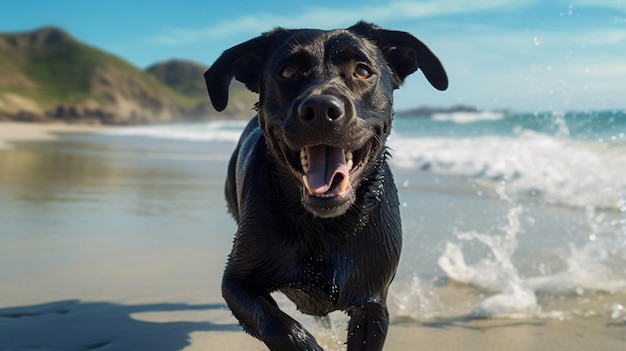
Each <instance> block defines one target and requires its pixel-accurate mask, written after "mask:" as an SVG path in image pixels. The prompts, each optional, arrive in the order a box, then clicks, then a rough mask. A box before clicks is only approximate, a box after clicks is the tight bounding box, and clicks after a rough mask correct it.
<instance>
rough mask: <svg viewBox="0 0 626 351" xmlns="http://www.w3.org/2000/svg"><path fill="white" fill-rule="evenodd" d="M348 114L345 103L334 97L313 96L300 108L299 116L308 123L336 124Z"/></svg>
mask: <svg viewBox="0 0 626 351" xmlns="http://www.w3.org/2000/svg"><path fill="white" fill-rule="evenodd" d="M345 113H346V110H345V106H344V104H343V101H341V100H340V99H339V98H337V97H336V96H334V95H328V94H321V95H311V96H309V97H307V98H306V99H304V100H302V102H301V103H300V105H299V106H298V116H299V117H300V118H301V119H302V120H304V121H306V122H314V121H323V122H331V123H332V122H335V121H336V120H338V119H340V118H341V117H343V116H344V115H345Z"/></svg>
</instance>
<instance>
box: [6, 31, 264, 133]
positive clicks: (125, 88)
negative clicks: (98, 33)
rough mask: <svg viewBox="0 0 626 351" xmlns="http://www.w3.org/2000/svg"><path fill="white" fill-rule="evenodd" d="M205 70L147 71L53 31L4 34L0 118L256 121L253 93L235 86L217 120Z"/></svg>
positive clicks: (178, 65) (168, 66)
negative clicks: (206, 84) (208, 91)
mask: <svg viewBox="0 0 626 351" xmlns="http://www.w3.org/2000/svg"><path fill="white" fill-rule="evenodd" d="M204 70H206V67H204V66H202V65H200V64H196V63H193V62H188V61H168V62H165V63H160V64H155V65H153V66H151V67H150V68H149V69H148V70H147V71H143V70H141V69H138V68H136V67H134V66H133V65H131V64H129V63H128V62H126V61H124V60H122V59H121V58H119V57H116V56H114V55H111V54H109V53H106V52H104V51H101V50H99V49H96V48H94V47H92V46H89V45H86V44H83V43H81V42H79V41H78V40H76V39H74V38H73V37H72V36H70V35H69V34H67V33H66V32H65V31H63V30H62V29H60V28H56V27H44V28H41V29H37V30H34V31H29V32H21V33H5V34H0V77H1V79H0V120H2V119H10V120H23V121H67V122H75V123H102V124H143V123H157V122H169V121H173V120H197V119H207V118H226V117H231V118H232V117H235V118H250V117H251V116H252V115H253V113H251V112H250V111H249V110H250V109H252V107H253V106H254V103H255V102H256V99H257V98H256V95H254V94H252V93H247V92H244V91H245V88H243V86H242V85H237V84H233V87H234V89H235V90H237V89H239V90H241V91H237V92H235V93H233V94H231V96H232V99H231V100H232V101H231V103H230V104H229V108H228V109H227V110H226V111H225V113H221V114H218V113H217V111H215V110H214V109H213V108H212V106H211V104H210V101H209V98H208V95H207V94H206V91H205V88H204V78H203V77H202V74H203V73H204ZM244 106H245V107H244Z"/></svg>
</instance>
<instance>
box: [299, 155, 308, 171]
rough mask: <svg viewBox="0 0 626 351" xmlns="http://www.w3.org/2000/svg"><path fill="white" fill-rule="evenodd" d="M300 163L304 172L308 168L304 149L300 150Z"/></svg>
mask: <svg viewBox="0 0 626 351" xmlns="http://www.w3.org/2000/svg"><path fill="white" fill-rule="evenodd" d="M300 165H301V166H302V170H303V171H304V173H306V171H307V169H308V168H309V158H308V157H307V154H306V150H305V149H302V150H300Z"/></svg>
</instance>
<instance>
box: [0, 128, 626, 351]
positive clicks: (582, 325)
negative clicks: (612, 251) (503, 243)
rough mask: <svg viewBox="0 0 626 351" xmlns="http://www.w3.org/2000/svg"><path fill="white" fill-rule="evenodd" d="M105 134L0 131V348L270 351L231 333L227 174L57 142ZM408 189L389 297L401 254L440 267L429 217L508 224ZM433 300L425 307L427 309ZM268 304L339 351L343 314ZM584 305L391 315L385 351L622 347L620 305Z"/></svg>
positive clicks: (436, 189) (609, 298) (448, 189)
mask: <svg viewBox="0 0 626 351" xmlns="http://www.w3.org/2000/svg"><path fill="white" fill-rule="evenodd" d="M112 128H117V127H107V126H84V125H67V124H43V123H14V122H9V123H5V122H2V123H0V145H3V147H4V148H1V147H0V170H2V174H0V206H1V207H0V223H2V227H0V281H2V283H3V286H2V288H0V349H16V350H19V349H26V348H37V349H39V350H85V349H91V350H98V349H102V350H127V349H133V350H139V351H142V350H146V351H147V350H154V349H159V350H164V351H174V350H185V351H196V350H197V351H199V350H213V349H218V350H259V351H260V350H266V348H265V347H264V345H263V344H262V343H260V342H259V341H257V340H255V339H254V338H252V337H250V336H248V335H246V334H245V333H244V332H243V331H242V330H241V328H240V327H239V326H238V325H237V321H236V320H235V319H234V318H233V317H232V315H231V313H230V311H229V310H228V308H227V306H226V304H225V302H224V301H223V299H222V298H221V293H220V280H221V273H222V270H223V267H224V263H225V261H226V259H227V256H228V252H229V251H230V247H231V245H232V236H233V233H234V231H235V225H234V221H233V220H232V218H231V217H230V216H229V215H228V213H227V211H226V207H225V204H224V200H223V196H222V191H223V180H224V176H225V172H226V167H225V164H226V162H225V161H224V160H222V159H219V160H213V159H210V160H206V159H203V158H202V155H203V154H204V153H205V152H206V151H205V150H204V149H203V148H200V149H201V150H200V151H199V152H198V153H199V154H198V155H196V154H194V153H189V152H187V150H186V149H185V154H184V155H183V156H184V157H181V156H180V155H178V154H175V155H173V154H172V153H163V154H161V153H160V152H161V151H159V152H153V151H151V150H150V147H145V146H143V143H144V142H146V141H145V140H141V141H140V142H139V143H138V144H140V145H142V146H141V147H142V148H141V149H140V150H139V151H136V152H129V151H127V150H123V151H119V152H118V153H115V152H113V151H111V150H109V149H107V147H108V146H107V145H106V143H107V140H108V139H106V137H101V138H104V139H103V140H100V141H99V142H100V143H101V144H98V145H100V146H99V147H95V146H93V145H91V144H83V142H84V140H83V139H80V138H79V139H76V140H74V139H72V138H69V139H71V140H70V142H72V143H73V144H63V143H68V138H67V137H66V136H68V137H70V136H76V135H82V134H83V133H86V134H87V137H86V138H87V139H89V138H90V136H89V135H91V134H93V133H98V132H101V131H105V130H107V129H112ZM66 133H69V134H66ZM114 140H115V142H116V145H115V146H116V147H120V146H119V145H118V144H117V143H119V142H121V141H119V140H117V139H114ZM38 141H39V142H41V143H30V142H38ZM34 144H38V145H34ZM59 145H61V146H62V147H61V146H59ZM103 145H104V146H103ZM133 145H134V144H133ZM56 148H60V149H59V150H57V149H56ZM120 149H123V147H120ZM115 150H117V149H115ZM57 151H58V154H57ZM410 176H412V175H411V174H409V173H407V172H406V171H403V172H397V173H396V181H397V182H398V184H399V185H401V186H399V188H400V190H399V191H400V197H401V199H402V201H403V202H405V203H404V204H403V206H406V207H403V210H407V211H419V212H420V215H423V216H425V217H424V218H418V217H417V216H415V215H413V217H411V216H410V215H409V216H405V217H404V222H403V225H404V226H405V230H407V231H410V232H411V233H412V234H413V235H414V236H413V237H411V238H409V237H405V239H406V240H405V251H404V252H403V255H404V258H406V259H407V262H406V265H405V266H403V267H402V269H403V272H402V273H403V274H399V275H398V277H397V278H396V281H395V282H394V285H392V288H395V287H398V285H396V284H398V283H405V284H406V279H410V275H407V274H412V273H414V272H415V269H416V268H415V266H417V265H419V264H421V263H422V261H411V260H410V259H411V257H412V256H416V255H422V256H424V255H425V251H432V252H430V253H428V252H426V254H428V255H430V256H432V258H429V260H431V261H432V260H433V259H434V258H436V257H437V256H439V255H440V249H442V248H441V247H437V246H434V245H431V244H428V243H424V242H423V241H422V240H425V238H424V235H422V234H424V233H426V235H432V233H433V232H436V233H438V235H441V234H442V233H444V231H443V229H442V228H439V227H437V225H435V226H432V225H433V222H441V223H445V224H446V225H448V224H449V223H448V222H449V221H450V220H449V217H450V216H449V215H446V214H443V215H442V214H439V215H437V213H438V212H444V210H447V211H448V212H451V211H461V210H462V209H463V208H465V207H467V206H469V205H470V204H473V205H474V206H476V205H477V204H479V206H481V208H484V210H481V211H478V210H476V211H474V212H471V211H470V212H466V214H467V217H465V218H462V219H463V221H467V222H469V221H471V220H474V219H475V218H477V220H482V221H484V218H483V217H488V218H489V217H494V216H495V217H497V218H501V217H502V216H503V214H506V212H507V211H506V210H501V212H502V213H498V214H497V215H494V213H497V212H496V211H495V210H494V207H502V201H500V200H498V199H489V198H488V197H487V196H482V197H480V198H476V195H475V193H476V191H475V190H471V191H468V190H467V189H465V188H464V186H465V185H464V183H463V182H462V181H459V183H458V184H457V183H450V184H445V185H443V184H442V183H443V182H445V181H446V180H445V179H444V178H442V177H438V176H435V175H431V174H423V175H422V176H420V177H421V178H409V177H410ZM419 181H421V182H419ZM454 187H457V188H458V189H456V188H455V189H456V190H452V188H454ZM441 189H443V190H441ZM444 196H445V197H448V198H449V199H451V200H450V201H451V202H448V200H446V201H440V200H437V201H440V203H439V204H438V206H441V209H442V210H441V211H439V210H438V209H433V208H434V207H435V205H437V201H434V199H435V200H436V199H440V198H441V197H444ZM479 199H480V201H482V202H478V201H479ZM451 204H453V205H454V207H450V206H451ZM424 208H429V209H432V212H425V211H424ZM542 212H544V210H543V209H542ZM409 213H413V212H409ZM522 218H525V217H522ZM564 218H566V217H564ZM492 219H493V218H492ZM536 219H537V220H538V221H539V220H540V218H539V217H537V218H536ZM457 224H458V225H459V226H461V228H463V226H462V224H463V222H457ZM557 225H558V222H557ZM431 226H432V227H431ZM466 226H469V228H476V227H477V225H476V224H466ZM486 226H487V227H488V226H490V224H489V225H486ZM87 234H88V235H87ZM425 281H426V280H425V279H424V280H421V281H420V284H424V282H425ZM407 286H409V287H410V285H407ZM420 286H421V285H420ZM416 289H420V287H417V288H416ZM421 289H422V290H421V291H420V293H422V294H425V295H427V296H418V295H419V294H417V292H414V293H415V294H416V301H417V302H418V303H417V304H416V306H415V307H416V309H417V308H418V307H420V306H421V307H424V306H423V305H424V304H425V303H426V302H430V303H432V304H436V303H438V302H441V301H439V300H438V299H443V295H442V293H441V291H442V290H441V289H440V287H439V286H437V285H435V286H433V287H432V289H431V290H428V289H425V288H424V287H423V286H421ZM437 289H439V290H437ZM453 289H456V287H453ZM392 290H393V289H392ZM448 290H450V289H448ZM429 292H435V294H434V295H432V296H430V300H428V301H426V297H428V293H429ZM457 293H458V294H457V295H455V296H460V297H462V296H463V295H462V293H459V292H457ZM409 294H410V293H409ZM277 295H278V297H277V301H278V303H279V304H280V305H281V307H282V308H283V309H284V310H285V311H286V312H287V313H289V314H290V315H292V316H294V318H295V319H297V320H299V321H302V322H303V324H304V325H305V326H306V327H307V328H308V329H310V330H311V332H312V333H313V335H314V336H315V337H316V338H318V340H319V341H320V343H321V344H323V345H324V347H325V348H326V349H327V350H329V351H330V350H341V349H342V344H343V342H344V341H345V316H344V315H343V314H342V313H335V314H334V315H333V321H335V320H337V321H338V323H337V324H336V326H335V327H334V328H333V329H331V330H326V329H324V328H322V327H321V326H319V325H317V324H315V322H314V321H313V319H312V318H310V317H308V316H303V315H301V314H300V313H299V312H297V311H296V310H295V308H294V306H293V305H292V304H290V303H288V302H287V301H286V299H285V298H284V297H282V295H280V294H277ZM402 296H404V297H406V295H401V297H402ZM622 296H623V295H622ZM587 297H589V296H588V295H587V296H585V295H583V296H580V298H579V299H578V300H574V301H571V303H572V304H577V303H580V305H575V306H574V307H572V310H574V311H575V310H577V309H579V308H581V307H584V304H585V303H586V302H585V299H587ZM592 297H593V298H596V299H597V298H598V297H599V300H600V303H601V304H606V305H607V306H606V307H603V308H601V309H598V308H595V307H594V308H593V309H591V310H592V311H595V313H588V312H587V311H585V310H584V309H582V312H581V313H580V314H575V313H574V314H571V315H568V316H561V315H555V316H552V317H550V316H547V317H543V318H488V319H479V318H469V317H467V316H466V312H463V311H449V312H451V315H454V317H450V318H429V317H428V316H420V315H419V313H417V312H415V313H411V314H410V315H411V318H408V317H403V316H401V315H399V314H398V313H397V312H396V311H395V309H393V308H390V310H391V325H390V329H389V334H388V338H387V342H386V344H385V350H416V349H417V350H443V351H452V350H466V349H469V350H484V351H490V350H494V351H495V350H512V351H517V350H520V351H521V350H538V351H543V350H546V351H547V350H551V351H560V350H563V351H564V350H585V349H590V348H594V349H598V350H620V349H623V348H624V347H625V346H626V332H625V331H626V319H625V317H626V316H625V315H624V314H623V313H622V312H621V311H618V310H615V312H620V313H617V314H618V316H617V318H611V316H610V315H607V313H606V311H607V310H610V305H611V304H613V303H615V301H617V300H616V299H619V298H620V297H619V296H614V295H610V294H604V295H603V294H602V293H598V294H597V295H594V296H592ZM454 299H455V300H458V298H457V297H455V298H454ZM555 302H559V298H558V297H557V298H555ZM389 303H390V304H392V303H393V302H392V301H389ZM461 304H462V301H459V305H461ZM622 304H625V303H624V302H622ZM471 307H472V306H469V307H468V310H470V309H471ZM396 309H397V308H396ZM452 312H458V313H456V314H455V313H452Z"/></svg>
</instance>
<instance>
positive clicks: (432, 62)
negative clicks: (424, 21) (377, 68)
mask: <svg viewBox="0 0 626 351" xmlns="http://www.w3.org/2000/svg"><path fill="white" fill-rule="evenodd" d="M348 30H350V31H352V32H354V33H357V34H360V35H363V36H364V37H366V38H368V39H370V40H373V41H374V42H375V43H376V44H377V45H378V46H379V48H380V49H381V51H382V52H383V54H384V55H385V59H386V60H387V63H388V64H389V66H390V67H391V68H392V69H393V70H394V72H395V73H396V75H397V78H398V79H399V82H398V83H399V84H402V82H404V79H405V78H406V77H407V76H408V75H409V74H411V73H413V72H415V71H417V69H418V68H419V69H421V70H422V73H424V76H425V77H426V79H427V80H428V82H429V83H430V84H431V85H432V86H433V87H435V88H436V89H439V90H446V89H447V88H448V76H447V75H446V71H445V70H444V68H443V65H442V64H441V62H440V61H439V59H438V58H437V56H435V54H433V52H432V51H430V49H429V48H428V47H427V46H426V45H425V44H424V43H422V42H421V41H420V40H419V39H417V38H416V37H414V36H413V35H411V34H409V33H407V32H401V31H394V30H386V29H383V28H381V27H378V26H375V25H372V24H369V23H365V22H359V23H357V24H355V25H354V26H352V27H350V28H348Z"/></svg>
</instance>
